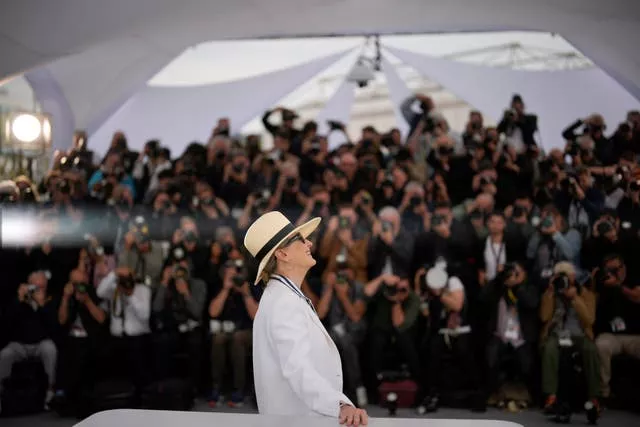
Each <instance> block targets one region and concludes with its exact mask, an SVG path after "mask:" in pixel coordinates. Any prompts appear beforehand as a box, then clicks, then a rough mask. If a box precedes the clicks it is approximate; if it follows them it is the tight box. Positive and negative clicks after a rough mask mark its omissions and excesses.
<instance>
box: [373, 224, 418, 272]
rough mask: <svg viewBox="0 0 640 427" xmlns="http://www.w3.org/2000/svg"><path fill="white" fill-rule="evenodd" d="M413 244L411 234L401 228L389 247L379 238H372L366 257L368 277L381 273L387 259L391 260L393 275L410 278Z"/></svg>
mask: <svg viewBox="0 0 640 427" xmlns="http://www.w3.org/2000/svg"><path fill="white" fill-rule="evenodd" d="M413 243H414V238H413V236H412V235H411V233H409V232H408V231H407V230H404V229H402V228H401V229H400V232H399V233H398V235H397V236H396V238H395V239H394V241H393V245H391V246H389V245H387V244H386V243H385V242H384V241H383V240H382V239H380V238H372V239H371V241H370V243H369V248H368V251H369V254H368V257H367V259H368V261H369V277H370V278H375V277H378V276H379V275H380V274H381V273H382V270H383V268H384V266H385V263H386V260H387V257H390V258H391V266H392V268H393V273H394V274H395V275H398V276H401V277H402V276H406V277H410V273H411V270H410V269H411V256H412V254H413Z"/></svg>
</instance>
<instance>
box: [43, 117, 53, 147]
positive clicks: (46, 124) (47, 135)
mask: <svg viewBox="0 0 640 427" xmlns="http://www.w3.org/2000/svg"><path fill="white" fill-rule="evenodd" d="M42 137H43V138H44V140H45V141H47V142H49V141H51V121H49V119H44V121H43V122H42Z"/></svg>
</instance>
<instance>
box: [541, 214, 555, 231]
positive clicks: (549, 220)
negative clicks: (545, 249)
mask: <svg viewBox="0 0 640 427" xmlns="http://www.w3.org/2000/svg"><path fill="white" fill-rule="evenodd" d="M540 231H541V232H542V233H543V234H546V235H553V234H555V233H556V232H557V231H558V228H557V227H556V221H555V219H554V218H553V216H552V215H547V216H545V218H544V219H543V220H542V221H541V222H540Z"/></svg>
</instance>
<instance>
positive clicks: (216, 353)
mask: <svg viewBox="0 0 640 427" xmlns="http://www.w3.org/2000/svg"><path fill="white" fill-rule="evenodd" d="M211 341H212V342H211V347H212V348H211V377H212V382H213V388H214V389H219V388H220V387H222V380H223V375H224V372H225V369H226V366H227V351H229V352H230V353H231V354H230V356H231V368H232V369H233V388H234V390H233V391H240V392H244V389H245V386H246V381H247V360H248V357H249V356H250V355H251V346H252V335H251V329H245V330H238V331H234V332H232V333H225V332H219V333H217V334H214V335H213V337H212V340H211Z"/></svg>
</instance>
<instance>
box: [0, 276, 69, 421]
mask: <svg viewBox="0 0 640 427" xmlns="http://www.w3.org/2000/svg"><path fill="white" fill-rule="evenodd" d="M55 310H56V309H55V303H54V302H53V300H52V298H51V297H50V296H49V295H48V294H47V275H46V274H45V273H44V272H42V271H36V272H34V273H31V274H30V275H29V281H28V283H23V284H21V285H20V286H19V287H18V292H17V298H15V299H14V300H13V301H12V303H11V304H10V305H9V306H8V307H7V311H6V315H5V318H4V319H3V322H4V323H5V324H6V325H11V328H10V332H9V336H8V338H9V344H8V345H7V346H6V347H4V348H3V349H2V351H0V394H2V383H3V381H4V380H5V379H7V378H8V377H9V375H10V374H11V368H12V367H13V364H14V363H16V362H20V361H22V360H25V359H26V358H28V357H37V358H39V359H40V360H42V364H43V365H44V370H45V372H46V373H47V379H48V384H47V386H48V388H47V395H46V398H45V402H44V407H45V409H47V406H48V404H49V402H50V401H51V399H52V398H53V395H54V393H53V386H54V383H55V379H56V360H57V357H58V350H57V349H56V346H55V344H54V343H53V340H52V338H53V335H54V332H55V325H56V324H57V322H56V318H55ZM0 404H1V403H0ZM0 412H2V408H1V407H0Z"/></svg>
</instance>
